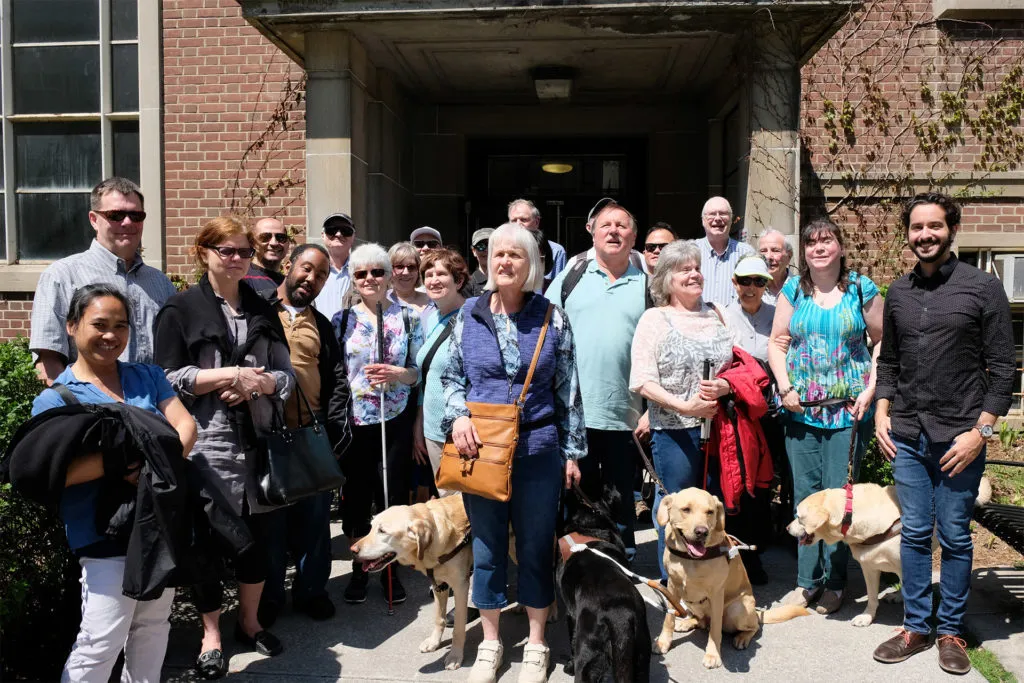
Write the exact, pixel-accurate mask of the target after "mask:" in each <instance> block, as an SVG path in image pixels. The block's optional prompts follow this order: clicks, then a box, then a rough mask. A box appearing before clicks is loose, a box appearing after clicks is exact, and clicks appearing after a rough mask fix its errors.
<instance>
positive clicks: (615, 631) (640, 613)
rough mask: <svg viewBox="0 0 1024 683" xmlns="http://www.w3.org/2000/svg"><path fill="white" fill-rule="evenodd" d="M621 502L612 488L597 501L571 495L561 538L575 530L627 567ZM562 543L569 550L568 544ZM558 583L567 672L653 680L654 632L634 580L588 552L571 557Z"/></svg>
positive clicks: (625, 682)
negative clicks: (617, 516) (619, 522)
mask: <svg viewBox="0 0 1024 683" xmlns="http://www.w3.org/2000/svg"><path fill="white" fill-rule="evenodd" d="M620 504H621V498H620V496H619V494H618V493H617V492H615V491H614V490H611V491H610V490H608V489H607V488H606V489H605V491H604V496H603V499H602V500H600V501H595V502H593V503H587V502H585V501H583V500H582V499H580V498H579V496H578V494H577V493H576V492H570V493H569V494H567V495H566V499H565V508H566V522H565V523H564V525H563V529H562V532H561V534H560V535H559V538H561V537H562V536H564V535H566V534H569V533H573V532H575V533H576V534H578V535H579V536H581V537H583V536H586V537H590V538H591V539H592V540H588V541H586V545H587V547H588V548H594V549H597V550H600V551H601V552H602V553H604V554H605V555H607V556H608V557H611V558H614V559H615V561H616V562H618V563H619V564H621V565H622V566H624V567H625V566H627V561H626V549H625V546H624V545H623V544H622V539H621V538H620V537H619V534H618V531H617V529H616V527H615V523H614V522H613V521H612V520H613V512H614V510H615V507H616V506H617V505H620ZM591 505H593V507H591ZM560 545H561V546H563V547H564V546H565V543H564V542H563V543H560ZM556 579H557V581H558V588H559V590H560V591H561V593H562V600H563V601H564V602H565V609H566V624H567V625H568V628H569V643H570V647H571V648H572V658H571V659H570V660H569V662H568V663H566V665H565V673H567V674H569V675H574V674H575V680H576V681H588V682H589V681H602V680H612V681H615V683H629V682H630V681H633V682H637V683H640V682H642V681H647V680H649V679H650V670H651V633H650V629H649V628H648V627H647V610H646V607H645V605H644V601H643V598H642V597H640V593H639V592H638V591H637V589H636V588H635V587H634V586H633V582H632V581H631V580H630V579H629V577H627V576H626V575H625V574H623V573H622V570H620V569H619V568H618V567H616V566H615V565H614V564H612V563H611V562H609V561H608V560H607V559H605V558H603V557H601V556H600V555H597V554H596V553H593V552H591V551H589V550H584V551H579V552H575V553H572V554H571V555H569V557H568V559H566V560H565V561H564V562H562V563H561V564H560V565H559V567H558V571H557V573H556Z"/></svg>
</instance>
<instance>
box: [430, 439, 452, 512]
mask: <svg viewBox="0 0 1024 683" xmlns="http://www.w3.org/2000/svg"><path fill="white" fill-rule="evenodd" d="M424 440H425V441H426V442H427V457H428V458H430V471H431V472H433V473H434V477H435V479H436V478H437V470H438V468H440V467H441V451H443V450H444V442H443V441H434V440H433V439H424ZM453 493H455V491H449V490H448V489H438V490H437V495H438V496H440V497H441V498H444V497H445V496H450V495H452V494H453Z"/></svg>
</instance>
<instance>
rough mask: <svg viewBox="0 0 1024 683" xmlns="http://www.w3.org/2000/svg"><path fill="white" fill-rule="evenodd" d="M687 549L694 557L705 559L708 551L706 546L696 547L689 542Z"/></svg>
mask: <svg viewBox="0 0 1024 683" xmlns="http://www.w3.org/2000/svg"><path fill="white" fill-rule="evenodd" d="M686 549H687V550H689V551H690V554H691V555H693V556H694V557H704V553H706V552H707V551H708V549H707V548H706V547H705V546H695V545H694V544H692V543H690V542H689V541H687V543H686Z"/></svg>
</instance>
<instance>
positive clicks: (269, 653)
mask: <svg viewBox="0 0 1024 683" xmlns="http://www.w3.org/2000/svg"><path fill="white" fill-rule="evenodd" d="M235 640H237V641H238V642H239V643H241V644H242V645H245V646H247V647H250V648H252V649H253V650H256V652H259V653H260V654H261V655H263V656H265V657H275V656H277V655H279V654H281V653H282V652H283V651H284V646H283V645H281V641H280V640H278V639H277V636H275V635H274V634H273V633H271V632H270V631H267V630H265V629H264V630H263V631H260V632H259V633H257V634H256V635H255V636H252V637H249V634H247V633H246V632H245V631H243V630H242V625H241V624H238V623H236V624H235Z"/></svg>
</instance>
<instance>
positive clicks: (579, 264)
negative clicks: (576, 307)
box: [561, 256, 590, 308]
mask: <svg viewBox="0 0 1024 683" xmlns="http://www.w3.org/2000/svg"><path fill="white" fill-rule="evenodd" d="M589 264H590V259H588V258H585V257H582V256H581V257H580V258H577V259H576V261H575V262H574V263H573V264H572V268H570V269H569V272H568V273H566V274H565V278H564V279H563V280H562V292H561V294H562V308H565V302H566V300H567V299H568V298H569V295H570V294H572V290H574V289H576V285H578V284H579V283H580V280H581V279H582V278H583V273H584V272H586V270H587V266H588V265H589Z"/></svg>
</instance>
